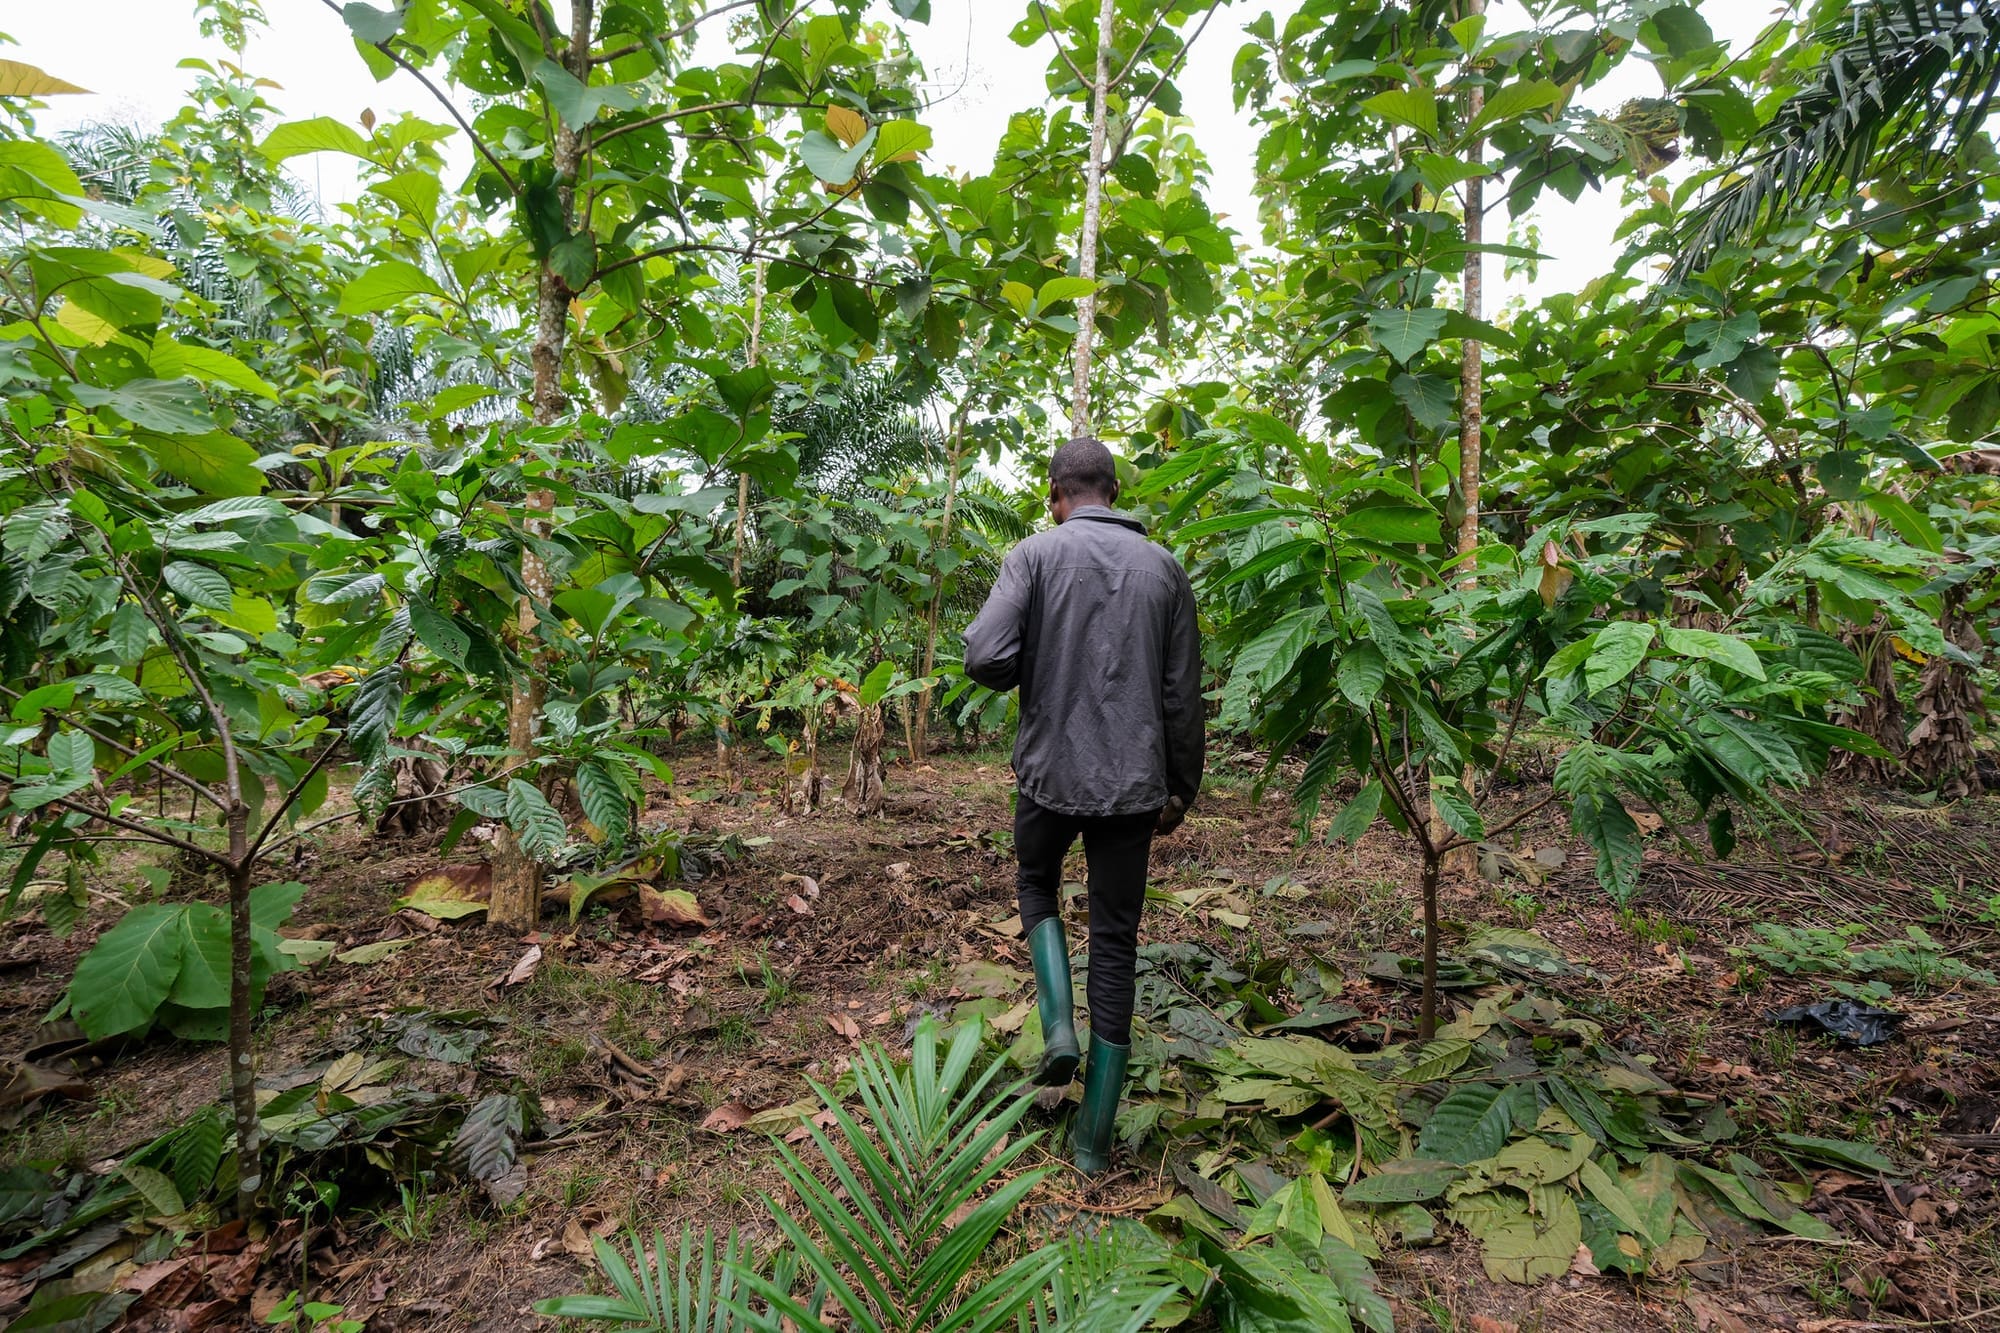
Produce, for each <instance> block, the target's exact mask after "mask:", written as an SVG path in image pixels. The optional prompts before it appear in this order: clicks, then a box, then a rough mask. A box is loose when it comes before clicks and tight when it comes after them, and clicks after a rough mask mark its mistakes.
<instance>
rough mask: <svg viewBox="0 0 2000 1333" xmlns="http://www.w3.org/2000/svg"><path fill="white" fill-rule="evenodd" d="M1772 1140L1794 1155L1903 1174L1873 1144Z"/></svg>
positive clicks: (1792, 1137) (1778, 1136)
mask: <svg viewBox="0 0 2000 1333" xmlns="http://www.w3.org/2000/svg"><path fill="white" fill-rule="evenodd" d="M1772 1137H1773V1138H1774V1139H1776V1140H1777V1141H1778V1142H1779V1143H1782V1144H1784V1145H1785V1146H1786V1147H1787V1148H1790V1149H1792V1150H1793V1151H1794V1152H1797V1153H1799V1154H1800V1155H1802V1156H1805V1157H1813V1158H1817V1159H1819V1160H1820V1161H1822V1162H1833V1163H1835V1164H1837V1165H1840V1166H1851V1167H1855V1168H1857V1169H1859V1170H1862V1171H1875V1172H1879V1173H1880V1174H1882V1175H1885V1176H1894V1175H1901V1174H1902V1173H1901V1172H1900V1171H1898V1170H1897V1169H1896V1165H1895V1163H1893V1162H1891V1161H1890V1160H1889V1159H1888V1158H1887V1157H1885V1156H1883V1154H1882V1150H1881V1149H1880V1148H1877V1147H1875V1146H1874V1145H1873V1144H1869V1143H1855V1142H1853V1141H1852V1140H1849V1139H1820V1138H1813V1137H1811V1136H1809V1135H1806V1134H1774V1135H1772Z"/></svg>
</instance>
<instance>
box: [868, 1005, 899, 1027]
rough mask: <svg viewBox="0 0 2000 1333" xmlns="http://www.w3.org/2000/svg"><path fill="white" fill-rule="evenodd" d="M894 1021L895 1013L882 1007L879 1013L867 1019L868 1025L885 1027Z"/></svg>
mask: <svg viewBox="0 0 2000 1333" xmlns="http://www.w3.org/2000/svg"><path fill="white" fill-rule="evenodd" d="M895 1021H896V1015H895V1014H894V1013H893V1012H891V1011H890V1010H887V1009H884V1010H883V1011H882V1012H881V1013H879V1014H877V1015H875V1016H874V1017H873V1018H871V1019H869V1020H868V1026H870V1027H876V1028H879V1027H887V1026H888V1025H889V1024H891V1023H893V1022H895Z"/></svg>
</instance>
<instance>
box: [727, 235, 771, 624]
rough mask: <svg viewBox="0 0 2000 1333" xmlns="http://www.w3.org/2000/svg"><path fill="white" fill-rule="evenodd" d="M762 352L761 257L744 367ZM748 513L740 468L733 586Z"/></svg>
mask: <svg viewBox="0 0 2000 1333" xmlns="http://www.w3.org/2000/svg"><path fill="white" fill-rule="evenodd" d="M763 355H764V261H763V260H761V259H760V260H758V261H757V277H756V285H755V286H754V287H753V288H752V289H751V293H750V351H749V354H748V355H747V356H745V357H744V359H743V365H744V368H745V369H746V370H747V369H749V368H750V367H752V366H755V365H757V364H758V363H759V362H760V361H761V360H762V359H763ZM749 514H750V474H749V473H748V472H743V473H739V474H737V477H736V554H735V556H734V557H733V558H732V559H731V560H730V562H729V577H730V579H731V580H732V581H734V582H735V584H736V586H737V587H739V588H741V587H742V586H743V528H744V524H745V522H746V520H747V519H748V517H749Z"/></svg>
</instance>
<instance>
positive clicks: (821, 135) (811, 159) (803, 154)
mask: <svg viewBox="0 0 2000 1333" xmlns="http://www.w3.org/2000/svg"><path fill="white" fill-rule="evenodd" d="M880 133H881V131H880V129H879V128H877V129H872V130H870V131H868V133H866V134H864V135H862V136H861V138H860V139H859V140H858V141H857V142H856V143H855V144H854V146H853V147H851V148H849V147H846V146H843V145H842V144H841V142H840V141H839V140H837V139H835V138H834V137H833V136H831V135H829V134H827V133H826V132H825V131H824V130H807V131H806V132H805V133H804V134H803V135H802V136H800V138H799V156H800V158H802V159H803V160H804V161H805V164H806V167H807V169H808V170H810V171H811V172H812V174H813V175H815V176H817V177H819V178H820V179H821V180H822V181H825V182H826V183H827V184H828V185H846V184H848V183H849V182H850V181H852V180H853V179H854V178H855V176H856V175H857V174H858V173H859V172H860V170H861V164H862V163H863V162H866V161H867V160H868V155H869V153H871V152H873V151H874V149H875V143H876V140H877V138H878V137H879V136H880Z"/></svg>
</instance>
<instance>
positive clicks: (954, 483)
mask: <svg viewBox="0 0 2000 1333" xmlns="http://www.w3.org/2000/svg"><path fill="white" fill-rule="evenodd" d="M964 459H965V405H964V404H963V403H961V404H959V408H958V411H957V412H955V413H953V414H952V418H951V474H950V476H949V477H948V479H947V480H946V481H945V484H944V521H943V522H942V523H941V524H939V526H938V537H937V543H936V545H934V546H933V547H932V548H931V549H932V550H933V551H936V550H949V549H950V547H951V511H952V506H953V505H955V504H956V503H957V502H958V473H959V467H960V465H961V464H962V463H963V461H964ZM932 565H933V567H935V566H936V561H932ZM943 610H944V576H943V575H942V574H940V575H938V576H937V584H936V586H934V587H933V588H932V589H931V610H930V621H929V624H928V625H927V626H926V627H925V630H924V670H923V674H924V677H925V679H929V677H930V674H931V672H932V671H933V670H934V669H936V667H937V641H938V618H939V616H940V614H941V613H942V612H943ZM916 707H917V724H916V738H915V739H914V740H912V741H911V742H910V762H911V763H912V764H915V763H918V762H919V756H921V755H925V754H928V753H930V731H931V687H930V686H928V685H926V686H924V688H923V689H922V690H921V691H919V692H918V694H917V705H916Z"/></svg>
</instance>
